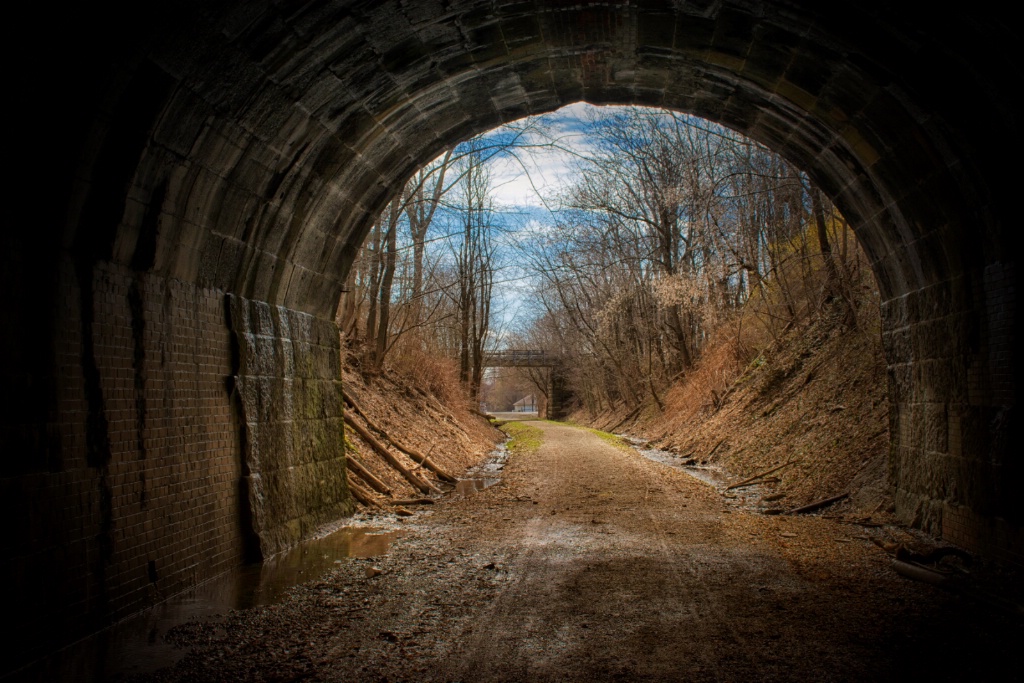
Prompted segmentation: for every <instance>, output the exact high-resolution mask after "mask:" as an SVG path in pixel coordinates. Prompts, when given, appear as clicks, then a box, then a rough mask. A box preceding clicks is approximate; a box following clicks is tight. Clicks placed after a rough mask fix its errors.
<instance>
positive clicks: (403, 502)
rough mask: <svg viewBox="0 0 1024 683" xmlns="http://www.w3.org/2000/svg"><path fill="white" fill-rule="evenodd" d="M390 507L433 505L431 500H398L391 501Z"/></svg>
mask: <svg viewBox="0 0 1024 683" xmlns="http://www.w3.org/2000/svg"><path fill="white" fill-rule="evenodd" d="M391 504H392V505H433V504H434V499H433V498H399V499H396V500H393V501H391Z"/></svg>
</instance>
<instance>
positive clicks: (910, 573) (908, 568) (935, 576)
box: [892, 560, 947, 586]
mask: <svg viewBox="0 0 1024 683" xmlns="http://www.w3.org/2000/svg"><path fill="white" fill-rule="evenodd" d="M892 568H893V569H895V570H896V573H897V574H899V575H901V576H905V577H907V578H908V579H915V580H917V581H923V582H925V583H930V584H932V585H933V586H941V585H943V584H944V583H946V578H947V577H946V575H945V574H942V573H941V572H937V571H935V570H934V569H928V568H927V567H922V566H921V565H919V564H911V563H910V562H904V561H902V560H893V561H892Z"/></svg>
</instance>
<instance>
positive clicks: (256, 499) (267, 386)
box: [229, 296, 352, 556]
mask: <svg viewBox="0 0 1024 683" xmlns="http://www.w3.org/2000/svg"><path fill="white" fill-rule="evenodd" d="M229 300H230V304H229V317H230V326H231V332H232V335H233V346H234V348H235V374H234V375H233V383H234V392H233V396H234V399H235V401H236V402H237V405H238V407H239V411H240V415H241V423H242V429H243V460H244V467H245V478H244V481H245V489H246V492H247V504H248V509H249V514H251V518H252V528H253V531H254V533H255V534H256V536H257V538H258V544H259V548H260V552H261V553H262V554H263V555H264V556H267V555H271V554H274V553H276V552H278V551H280V550H282V549H284V548H286V547H288V546H291V545H294V544H295V543H297V542H298V541H300V540H302V539H303V538H306V537H308V535H309V534H310V533H311V532H312V531H315V530H316V529H317V528H318V527H319V526H321V525H322V524H324V523H325V522H328V521H331V520H333V519H337V518H339V517H342V516H345V515H348V514H351V512H352V502H351V497H350V496H349V493H348V485H347V479H346V475H345V459H344V422H343V420H342V412H341V411H342V394H341V379H340V378H341V368H340V353H339V351H340V349H339V338H338V331H337V328H336V327H335V325H334V323H333V322H330V321H325V320H320V319H318V318H315V317H313V316H311V315H308V314H305V313H298V312H296V311H291V310H289V309H287V308H284V307H281V306H271V305H270V304H267V303H263V302H258V301H249V300H248V299H244V298H242V297H236V296H229Z"/></svg>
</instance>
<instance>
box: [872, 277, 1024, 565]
mask: <svg viewBox="0 0 1024 683" xmlns="http://www.w3.org/2000/svg"><path fill="white" fill-rule="evenodd" d="M1013 277H1014V275H1013V268H1012V266H1008V265H1001V264H993V265H990V266H989V267H988V268H986V269H985V270H984V272H969V273H966V274H964V275H963V276H961V277H959V278H955V279H950V280H948V281H946V282H939V283H936V284H934V285H931V286H929V287H925V288H922V289H918V290H916V291H913V292H910V293H908V294H905V295H903V296H901V297H897V298H894V299H891V300H889V301H887V302H885V303H883V305H882V316H883V324H884V331H883V342H884V344H885V347H886V357H887V359H888V361H889V379H890V381H889V387H890V433H891V444H892V446H891V452H890V459H889V465H890V479H891V481H893V482H895V484H896V508H897V514H898V515H899V516H900V517H901V518H902V519H903V520H904V521H905V522H907V523H910V524H913V525H914V526H918V527H920V528H923V529H925V530H927V531H929V532H931V533H934V534H936V535H941V536H942V537H943V538H944V539H946V540H947V541H949V542H951V543H955V544H957V545H960V546H963V547H965V548H968V549H970V550H973V551H976V552H980V553H982V554H984V555H986V556H988V557H992V558H997V559H1000V560H1003V561H1006V562H1008V563H1011V564H1015V565H1017V566H1024V533H1022V529H1024V510H1022V509H1021V506H1020V504H1019V502H1018V497H1019V492H1018V489H1019V485H1020V483H1021V482H1022V481H1024V457H1022V452H1021V449H1020V437H1019V435H1018V433H1017V430H1015V429H1014V428H1013V423H1014V417H1015V414H1016V412H1017V410H1018V409H1017V408H1016V407H1015V406H1014V393H1015V391H1016V385H1015V381H1014V375H1013V372H1012V368H1013V365H1014V363H1013V344H1012V338H1013V325H1014V312H1015V308H1014V307H1015V306H1017V303H1016V300H1015V298H1014V296H1015V295H1014V286H1013Z"/></svg>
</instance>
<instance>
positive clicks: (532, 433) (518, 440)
mask: <svg viewBox="0 0 1024 683" xmlns="http://www.w3.org/2000/svg"><path fill="white" fill-rule="evenodd" d="M499 429H501V431H503V432H505V433H506V434H508V437H509V441H508V443H507V444H505V447H506V448H507V449H508V452H509V453H513V454H515V455H529V454H530V453H533V452H535V451H536V450H537V449H538V448H540V444H541V442H542V441H543V440H544V432H543V431H542V430H541V429H540V428H539V427H534V426H533V425H531V424H527V423H526V422H516V421H512V422H505V423H504V424H502V425H501V426H500V427H499Z"/></svg>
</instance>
